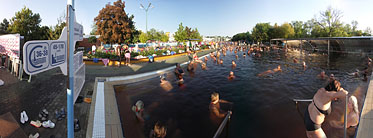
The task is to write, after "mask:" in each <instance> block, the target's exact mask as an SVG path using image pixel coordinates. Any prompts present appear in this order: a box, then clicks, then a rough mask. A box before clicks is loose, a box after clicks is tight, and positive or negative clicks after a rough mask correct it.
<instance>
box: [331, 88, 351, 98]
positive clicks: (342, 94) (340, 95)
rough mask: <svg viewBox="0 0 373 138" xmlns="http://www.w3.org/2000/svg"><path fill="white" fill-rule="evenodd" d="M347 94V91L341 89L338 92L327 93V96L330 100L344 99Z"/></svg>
mask: <svg viewBox="0 0 373 138" xmlns="http://www.w3.org/2000/svg"><path fill="white" fill-rule="evenodd" d="M347 94H348V91H346V90H344V89H343V88H341V90H340V91H339V92H335V91H327V95H328V96H329V97H330V99H332V98H344V97H346V95H347Z"/></svg>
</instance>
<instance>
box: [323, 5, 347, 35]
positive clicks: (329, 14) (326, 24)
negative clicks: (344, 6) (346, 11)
mask: <svg viewBox="0 0 373 138" xmlns="http://www.w3.org/2000/svg"><path fill="white" fill-rule="evenodd" d="M341 18H342V12H341V11H340V10H338V9H333V8H332V7H331V6H329V7H328V8H327V9H326V10H325V11H321V12H320V17H319V19H318V20H317V23H318V24H319V25H320V26H321V27H322V28H323V29H324V30H325V31H326V33H327V35H328V36H329V37H331V36H336V34H333V33H334V31H336V30H337V28H339V27H342V25H343V24H342V22H341V21H340V19H341Z"/></svg>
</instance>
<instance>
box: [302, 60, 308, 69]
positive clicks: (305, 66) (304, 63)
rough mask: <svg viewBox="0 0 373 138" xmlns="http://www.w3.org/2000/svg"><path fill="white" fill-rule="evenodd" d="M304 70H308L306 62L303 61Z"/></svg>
mask: <svg viewBox="0 0 373 138" xmlns="http://www.w3.org/2000/svg"><path fill="white" fill-rule="evenodd" d="M303 68H304V69H306V68H307V65H306V62H304V61H303Z"/></svg>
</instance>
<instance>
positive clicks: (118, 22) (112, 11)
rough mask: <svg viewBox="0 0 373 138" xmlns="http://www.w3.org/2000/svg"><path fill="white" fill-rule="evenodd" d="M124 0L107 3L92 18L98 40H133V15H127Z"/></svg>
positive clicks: (112, 41)
mask: <svg viewBox="0 0 373 138" xmlns="http://www.w3.org/2000/svg"><path fill="white" fill-rule="evenodd" d="M124 8H125V2H122V0H117V1H116V2H114V4H113V5H110V4H107V5H106V6H105V7H104V8H102V9H101V10H100V12H99V14H98V16H97V17H96V18H95V19H94V21H95V22H96V25H97V32H96V34H99V35H100V38H99V40H100V41H101V42H103V43H106V44H122V43H127V44H128V43H131V42H133V39H134V38H135V36H134V33H135V32H134V22H133V21H132V19H133V16H130V17H128V15H127V14H126V12H125V11H124Z"/></svg>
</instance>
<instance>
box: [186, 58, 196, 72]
mask: <svg viewBox="0 0 373 138" xmlns="http://www.w3.org/2000/svg"><path fill="white" fill-rule="evenodd" d="M187 70H188V71H189V72H194V70H195V68H194V62H193V61H192V62H190V63H189V64H188V67H187Z"/></svg>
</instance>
